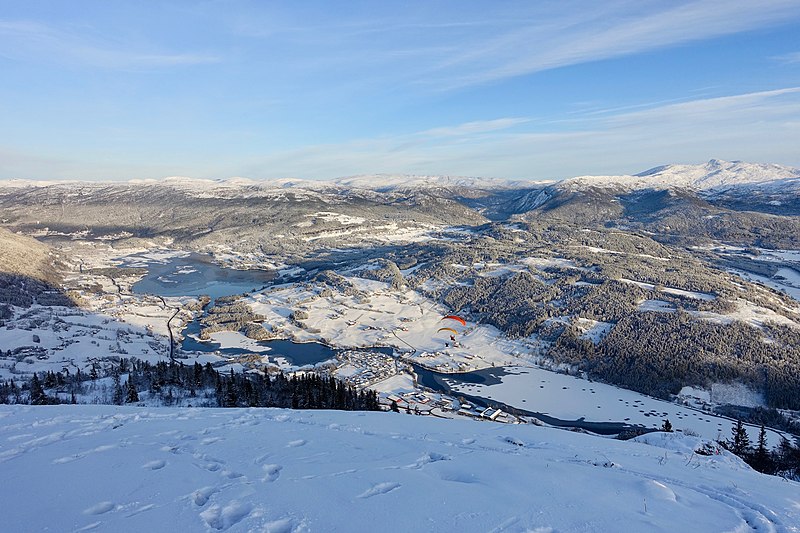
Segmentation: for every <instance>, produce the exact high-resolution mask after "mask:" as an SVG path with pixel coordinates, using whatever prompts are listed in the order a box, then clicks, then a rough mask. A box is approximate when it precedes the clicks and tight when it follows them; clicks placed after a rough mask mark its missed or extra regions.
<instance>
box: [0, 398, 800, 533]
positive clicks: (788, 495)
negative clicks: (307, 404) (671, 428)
mask: <svg viewBox="0 0 800 533" xmlns="http://www.w3.org/2000/svg"><path fill="white" fill-rule="evenodd" d="M0 417H2V418H3V420H4V423H3V425H2V427H1V428H0V442H2V443H4V444H3V445H2V451H0V462H2V465H3V472H4V480H5V482H4V483H3V485H2V488H0V498H2V500H3V502H4V515H3V522H4V524H5V526H4V527H6V528H8V530H11V531H41V530H45V529H49V530H57V531H64V530H68V531H86V530H108V531H178V530H181V531H232V532H233V531H268V532H286V533H288V532H294V533H300V532H316V531H331V532H333V531H343V532H344V531H348V532H349V531H375V530H380V531H386V532H395V531H397V532H407V531H441V532H445V531H460V532H472V531H509V532H523V531H525V532H529V531H536V532H554V531H559V532H562V533H567V532H578V531H619V532H640V531H693V532H698V533H700V532H706V531H708V532H717V531H750V530H753V531H775V532H778V531H786V532H791V531H798V529H799V528H800V510H798V507H797V504H796V500H797V494H798V493H799V492H800V485H798V484H797V483H796V482H792V481H786V480H783V479H781V478H778V477H773V476H764V475H761V474H758V473H756V472H754V471H752V470H750V468H749V467H747V466H746V465H744V464H743V463H742V462H741V461H740V460H739V459H738V458H736V457H734V456H731V455H730V454H728V453H727V452H724V451H723V452H721V453H720V454H719V455H714V454H712V455H701V454H698V453H696V452H695V451H694V450H696V449H700V447H701V446H702V443H701V441H700V440H699V439H697V438H696V437H684V436H681V435H679V434H662V433H656V434H650V435H648V436H643V437H639V439H641V441H640V442H631V441H628V442H622V441H616V440H610V439H603V438H598V437H592V436H588V435H583V434H580V433H572V432H568V431H562V430H555V429H549V428H542V427H537V426H530V425H527V426H508V425H498V424H491V423H481V422H469V421H455V420H440V419H435V418H431V417H415V416H407V415H400V414H394V413H358V414H356V413H343V412H332V411H315V412H309V411H287V410H280V409H229V410H219V409H177V408H176V409H167V408H163V409H147V408H122V407H109V406H56V407H38V408H37V407H25V406H0Z"/></svg>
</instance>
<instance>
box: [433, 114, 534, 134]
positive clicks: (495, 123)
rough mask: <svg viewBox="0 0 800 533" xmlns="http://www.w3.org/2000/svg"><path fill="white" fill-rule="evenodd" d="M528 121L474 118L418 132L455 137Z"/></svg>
mask: <svg viewBox="0 0 800 533" xmlns="http://www.w3.org/2000/svg"><path fill="white" fill-rule="evenodd" d="M526 122H530V119H528V118H497V119H494V120H476V121H473V122H465V123H463V124H458V125H456V126H443V127H440V128H432V129H429V130H425V131H422V132H420V133H419V135H422V136H430V137H457V136H462V135H474V134H476V133H486V132H490V131H498V130H505V129H508V128H513V127H514V126H518V125H520V124H525V123H526Z"/></svg>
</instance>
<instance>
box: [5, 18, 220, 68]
mask: <svg viewBox="0 0 800 533" xmlns="http://www.w3.org/2000/svg"><path fill="white" fill-rule="evenodd" d="M0 56H3V57H6V58H8V59H12V60H22V61H31V60H35V61H41V62H45V63H66V64H73V65H80V66H91V67H100V68H107V69H142V68H143V69H147V68H165V67H176V66H188V65H199V64H205V63H216V62H218V61H220V58H219V57H218V56H216V55H209V54H197V53H173V52H164V51H151V50H144V49H141V48H139V47H136V46H134V45H130V44H125V43H119V42H114V41H112V40H109V39H104V38H101V37H97V36H89V35H88V32H87V33H83V32H80V31H77V30H74V29H73V30H64V29H60V28H55V27H53V26H51V25H48V24H43V23H41V22H34V21H26V20H0Z"/></svg>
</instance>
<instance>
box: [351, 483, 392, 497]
mask: <svg viewBox="0 0 800 533" xmlns="http://www.w3.org/2000/svg"><path fill="white" fill-rule="evenodd" d="M398 488H400V483H397V482H394V481H386V482H384V483H378V484H377V485H373V486H372V488H371V489H367V490H365V491H364V492H362V493H361V494H359V495H358V497H359V498H372V497H373V496H377V495H378V494H386V493H387V492H391V491H393V490H395V489H398Z"/></svg>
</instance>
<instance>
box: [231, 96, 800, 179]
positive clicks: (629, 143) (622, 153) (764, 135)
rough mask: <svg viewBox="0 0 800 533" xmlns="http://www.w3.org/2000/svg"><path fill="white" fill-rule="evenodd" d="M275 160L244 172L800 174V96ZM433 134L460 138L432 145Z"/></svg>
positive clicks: (363, 145)
mask: <svg viewBox="0 0 800 533" xmlns="http://www.w3.org/2000/svg"><path fill="white" fill-rule="evenodd" d="M493 122H498V124H503V123H507V124H509V125H515V126H517V125H519V126H522V127H524V124H525V119H497V121H480V122H475V123H467V124H462V125H457V126H443V127H441V128H434V129H432V130H427V131H421V132H418V133H414V134H409V135H401V136H394V137H381V138H376V139H361V140H356V141H352V142H347V143H340V144H326V145H316V146H309V147H303V148H298V149H296V150H290V151H284V152H277V153H273V154H269V155H267V156H266V157H264V158H259V159H258V160H253V161H251V162H250V163H248V164H247V165H246V166H243V167H240V168H238V169H237V172H238V173H240V174H242V175H250V176H252V177H280V176H294V177H304V178H312V179H313V178H332V177H336V176H343V175H353V174H364V173H374V172H386V173H411V174H414V173H417V174H419V173H422V174H430V173H437V174H449V175H470V176H494V177H513V178H537V179H543V178H564V177H569V176H575V175H582V174H597V173H626V172H627V173H633V172H639V171H642V170H645V169H647V168H650V167H653V166H656V165H659V164H665V163H678V162H700V161H703V160H708V159H711V158H714V157H718V158H723V159H744V160H753V161H771V162H778V163H784V164H790V165H796V166H797V165H800V154H798V153H797V149H796V146H795V144H796V139H797V138H800V87H789V88H783V89H777V90H771V91H759V92H752V93H746V94H738V95H731V96H724V97H718V98H704V99H697V100H693V101H689V102H681V103H677V104H667V105H660V106H656V107H653V108H651V109H646V110H637V111H633V112H623V113H618V114H613V115H609V116H593V115H590V116H587V117H585V120H584V121H582V122H576V123H575V124H573V125H572V126H573V127H572V129H570V130H568V131H563V130H550V131H547V130H544V131H543V130H541V129H539V128H540V127H541V124H539V123H533V122H531V128H533V127H535V128H537V130H532V131H528V132H524V131H523V132H517V131H507V130H506V129H501V128H497V129H495V130H489V129H487V128H486V127H475V128H474V131H471V132H470V131H469V130H470V129H472V126H470V125H469V124H482V125H484V126H485V125H488V124H491V123H493ZM430 131H441V132H454V133H455V132H459V133H458V134H457V135H437V136H432V135H430V134H429V133H430Z"/></svg>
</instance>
